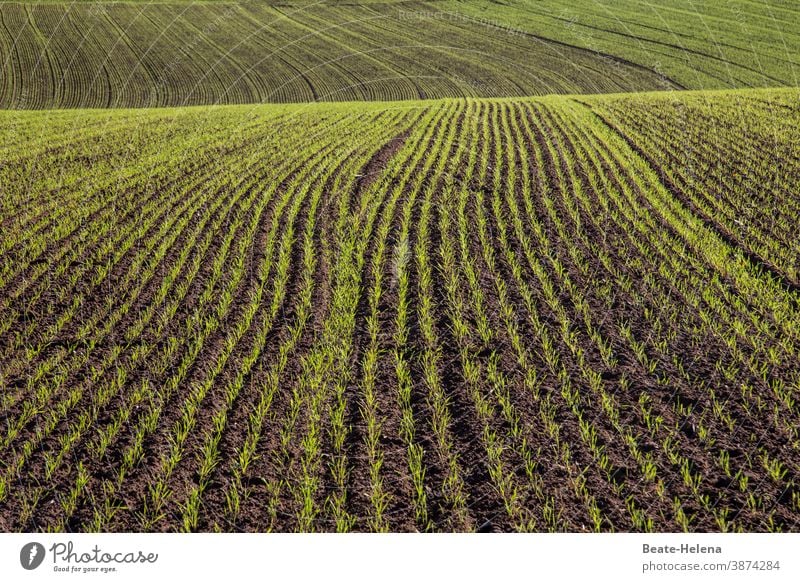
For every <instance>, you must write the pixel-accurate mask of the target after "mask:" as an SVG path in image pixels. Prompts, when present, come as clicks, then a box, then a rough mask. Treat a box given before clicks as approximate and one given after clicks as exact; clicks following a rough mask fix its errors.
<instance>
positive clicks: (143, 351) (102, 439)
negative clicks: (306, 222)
mask: <svg viewBox="0 0 800 582" xmlns="http://www.w3.org/2000/svg"><path fill="white" fill-rule="evenodd" d="M254 161H256V160H248V162H250V163H252V162H254ZM243 168H244V166H243ZM244 175H246V176H247V175H249V174H248V173H245V174H244ZM228 180H229V178H228ZM251 180H253V182H255V180H254V179H252V178H251ZM245 184H246V183H245ZM251 185H252V184H251ZM218 186H219V187H220V188H222V189H223V190H224V191H227V192H231V193H237V195H236V196H233V195H231V196H229V197H218V199H217V200H216V201H215V202H214V203H213V204H212V205H211V206H210V207H209V213H208V214H207V215H206V216H205V218H204V219H203V220H201V221H199V223H198V224H197V226H196V229H195V231H194V234H193V235H192V236H191V237H190V238H188V239H187V240H186V242H187V243H188V244H186V245H184V246H183V247H182V250H181V255H180V257H179V260H178V261H177V262H176V264H174V265H173V267H172V270H171V272H170V273H168V276H167V279H168V280H170V282H172V283H177V281H176V277H177V275H178V273H179V272H180V271H181V270H182V269H183V267H184V263H185V261H186V258H187V256H188V254H189V250H192V249H194V248H195V243H196V240H197V237H198V235H199V234H200V233H202V232H203V229H204V228H206V225H207V222H208V220H209V219H210V217H211V216H213V213H214V212H216V211H217V210H218V208H220V205H221V204H222V203H223V202H226V203H227V206H222V208H223V209H225V212H228V211H230V209H231V208H232V207H234V204H235V203H240V202H241V201H240V198H241V194H242V193H244V192H246V191H247V190H246V189H241V190H237V189H236V188H235V187H234V188H231V189H227V188H225V187H224V186H225V184H224V182H223V183H220V184H218ZM228 186H234V185H233V184H228ZM201 192H202V195H208V191H205V190H203V191H201ZM252 198H253V194H252V192H251V201H252ZM240 208H241V206H240ZM225 212H220V213H218V215H217V218H216V220H215V222H214V223H213V226H212V227H211V228H210V229H208V228H206V230H205V233H206V236H205V239H204V244H203V247H205V248H207V247H208V245H209V244H210V242H211V240H212V239H211V235H213V233H214V232H215V231H216V230H217V229H218V228H219V226H220V225H221V224H222V221H223V219H224V218H225ZM182 230H183V228H177V229H176V230H175V234H176V236H177V234H179V233H180V232H181V231H182ZM162 240H163V242H164V245H163V246H162V247H161V252H160V253H158V254H157V256H161V257H162V258H163V256H164V254H163V253H164V249H165V248H168V247H169V245H170V244H171V243H173V242H174V240H175V239H173V238H165V239H162ZM202 256H203V253H198V254H196V255H195V258H194V262H193V265H192V269H191V271H190V273H191V277H190V278H189V279H188V280H184V281H182V284H181V285H180V286H179V287H178V289H177V291H176V292H175V293H176V297H175V298H174V299H173V300H172V301H171V302H168V303H165V302H164V300H165V299H166V293H167V291H168V290H169V287H168V286H162V287H161V289H160V291H159V293H158V297H157V299H159V301H160V303H161V304H162V305H163V306H164V308H165V310H166V311H167V312H170V313H173V314H174V313H175V311H176V310H177V307H178V304H179V302H180V301H181V300H182V299H183V297H184V296H185V294H186V292H187V291H188V288H189V282H190V281H191V278H192V277H193V276H194V274H196V273H197V271H198V269H199V266H200V262H201V258H202ZM222 257H223V258H224V255H222ZM157 265H158V261H154V262H153V263H152V267H151V269H150V271H151V272H150V275H149V276H148V277H147V278H146V279H145V281H146V280H147V279H149V277H150V276H152V274H153V272H154V269H155V267H156V266H157ZM136 295H138V293H136ZM132 297H133V296H132ZM208 297H209V298H210V295H209V296H208ZM129 306H130V305H128V307H129ZM148 313H149V314H150V315H152V313H153V312H152V311H151V310H148ZM120 318H121V315H119V316H118V317H116V318H114V319H113V320H112V321H111V322H110V323H111V324H112V325H113V324H114V323H116V322H117V321H118V320H119V319H120ZM168 320H169V319H168V318H158V320H157V321H156V323H155V325H157V326H158V329H157V330H156V331H157V332H160V330H161V329H163V327H164V325H165V324H166V322H167V321H168ZM109 329H110V325H106V327H105V328H104V329H103V332H106V333H107V332H108V331H109ZM137 337H138V336H135V337H129V338H128V339H129V340H130V341H135V340H136V339H137ZM168 345H169V346H170V347H174V343H170V344H168ZM154 347H155V346H147V345H141V346H138V347H135V348H133V349H132V350H129V353H126V358H125V359H123V358H122V357H121V353H122V348H121V346H117V347H116V348H115V350H114V351H113V353H112V355H111V356H110V357H109V358H107V359H106V362H104V363H106V364H107V365H106V366H103V367H102V368H101V369H99V370H98V369H97V368H95V372H94V374H93V377H92V383H93V384H95V385H98V384H99V386H98V388H97V390H96V391H95V392H94V393H93V396H94V398H95V400H94V402H93V403H92V404H91V405H90V406H89V407H87V408H85V409H84V410H83V412H82V413H81V414H80V415H79V416H78V418H77V420H76V421H73V422H72V423H71V427H69V428H68V429H67V431H66V433H65V435H64V436H63V437H62V438H61V441H62V449H61V451H60V452H59V453H58V454H57V455H55V456H52V457H48V458H49V459H50V462H49V463H47V459H46V465H47V466H46V471H47V473H49V474H50V476H52V474H53V472H54V471H55V469H56V468H58V466H59V465H60V464H61V461H63V459H64V458H65V454H66V452H67V451H68V450H69V449H70V448H71V446H72V445H74V444H75V443H76V442H78V441H79V440H80V438H81V436H82V434H83V433H85V432H86V430H87V429H88V428H90V427H94V422H93V420H94V419H96V418H97V417H98V415H99V413H100V411H101V410H103V408H104V407H105V405H106V404H107V403H108V402H109V401H110V400H111V399H112V397H114V396H115V395H116V394H117V393H119V391H120V390H121V388H122V386H123V385H124V384H125V377H126V374H127V372H128V370H130V369H133V367H134V366H136V365H140V366H141V365H146V361H147V360H146V356H147V355H148V353H149V352H150V351H151V350H153V349H154ZM105 370H109V371H111V370H115V373H114V374H113V375H112V376H111V377H109V379H108V380H106V382H105V383H103V384H100V380H101V379H102V374H103V371H105ZM123 401H124V398H123ZM70 404H72V405H73V407H74V405H75V404H76V402H71V403H70ZM122 410H125V407H123V409H122ZM68 411H69V408H67V409H66V410H65V411H62V414H61V415H60V416H61V417H65V415H66V414H67V412H68ZM123 416H124V415H123ZM121 426H122V420H121V419H120V418H115V419H114V420H113V422H112V424H111V425H110V427H108V428H109V429H110V430H109V431H108V432H107V431H105V430H103V431H100V432H99V441H98V443H97V444H96V446H95V445H94V444H92V445H90V448H91V449H92V455H93V456H95V457H97V456H100V457H102V455H103V454H105V451H106V450H107V448H108V446H109V445H110V442H111V440H112V439H113V437H114V436H115V435H116V434H117V432H118V431H119V428H120V427H121ZM20 469H21V468H20ZM18 472H19V469H18Z"/></svg>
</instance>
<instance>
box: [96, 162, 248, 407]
mask: <svg viewBox="0 0 800 582" xmlns="http://www.w3.org/2000/svg"><path fill="white" fill-rule="evenodd" d="M249 161H250V162H255V163H254V166H255V167H258V166H259V164H258V159H254V160H249ZM245 175H246V176H247V175H249V173H246V174H245ZM223 176H225V175H224V174H223ZM225 180H226V181H228V182H229V181H230V180H231V176H225ZM251 180H252V183H251V184H250V187H252V186H253V185H254V183H255V180H256V179H255V178H251ZM227 185H228V186H234V184H227ZM240 185H247V184H246V182H244V183H243V184H240ZM220 187H223V185H222V184H220ZM223 189H224V190H225V191H228V192H236V191H237V190H236V189H235V188H231V189H230V190H228V189H227V188H223ZM242 191H245V190H242ZM253 196H254V194H253V193H252V191H251V192H250V198H251V201H252V199H253ZM235 199H236V198H234V200H235ZM229 208H230V207H229ZM198 232H200V231H199V230H197V231H196V233H195V236H197V233H198ZM209 240H210V239H208V238H207V239H206V241H207V242H208V241H209ZM191 246H192V245H188V248H191ZM224 250H227V247H226V248H225V249H224ZM220 257H221V258H219V259H218V260H219V265H221V264H222V262H223V261H224V257H225V254H224V253H222V254H221V255H220ZM184 258H185V254H184ZM197 260H199V257H196V261H197ZM197 265H198V263H197V262H195V271H196V267H197ZM187 288H188V282H187V281H184V282H183V284H182V285H181V287H179V291H180V293H178V295H179V296H182V295H185V293H186V290H187ZM162 291H165V289H164V288H162ZM211 291H212V289H210V288H208V287H207V288H206V290H205V291H204V293H203V297H204V299H205V300H208V299H210V298H211V296H212V293H211ZM179 301H180V297H179V298H178V299H177V300H176V301H173V302H172V303H171V304H170V303H168V304H167V305H168V306H169V309H170V310H172V309H175V308H177V305H178V302H179ZM165 307H166V306H165ZM165 322H166V320H165V319H163V318H161V319H160V320H159V321H157V322H156V325H158V326H159V328H160V329H163V325H164V324H165ZM194 323H195V324H196V323H198V322H197V321H194ZM189 327H191V326H189ZM129 339H132V340H134V339H136V338H129ZM176 347H177V346H176V345H175V343H174V342H168V344H167V346H166V347H165V352H166V353H172V352H174V348H176ZM142 349H143V348H138V350H139V351H141V350H142ZM152 349H153V347H152V346H151V347H148V348H146V350H145V352H146V351H150V350H152ZM139 359H141V358H139ZM143 361H145V360H143ZM100 392H102V390H101V391H100Z"/></svg>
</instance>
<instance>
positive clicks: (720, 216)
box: [614, 103, 800, 282]
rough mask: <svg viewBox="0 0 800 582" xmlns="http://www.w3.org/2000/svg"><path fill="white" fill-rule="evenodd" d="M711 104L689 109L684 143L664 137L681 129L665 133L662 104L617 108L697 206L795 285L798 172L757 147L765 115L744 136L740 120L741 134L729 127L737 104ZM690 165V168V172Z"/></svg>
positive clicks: (751, 119)
mask: <svg viewBox="0 0 800 582" xmlns="http://www.w3.org/2000/svg"><path fill="white" fill-rule="evenodd" d="M726 105H727V104H726ZM707 107H708V106H707ZM707 107H702V106H701V104H694V103H693V104H692V105H691V106H690V107H689V108H688V113H690V114H691V117H690V118H689V119H687V121H686V123H685V124H684V125H683V127H682V130H683V131H682V136H681V142H680V143H676V140H675V139H671V138H670V137H665V136H672V135H673V134H674V132H670V133H665V132H666V131H667V129H668V128H667V124H666V121H665V119H664V116H663V115H661V114H660V113H661V111H660V109H661V108H656V107H650V108H648V109H644V110H643V109H642V108H635V109H626V110H624V111H614V115H615V118H616V119H618V120H619V121H620V122H621V123H622V125H623V126H624V127H625V128H626V130H629V131H631V132H632V133H633V135H635V136H636V137H635V138H634V139H636V140H637V143H638V142H639V141H641V143H642V144H643V145H645V146H646V147H647V151H652V152H655V153H656V155H657V156H658V157H659V160H660V161H661V162H662V165H664V166H666V167H667V168H669V169H670V170H672V172H671V174H672V176H673V177H675V178H676V183H677V184H679V185H680V187H681V190H682V191H683V192H685V193H686V194H687V195H689V196H690V197H691V200H692V202H693V204H694V205H695V207H696V208H698V209H700V210H702V212H703V213H704V215H705V216H707V217H710V218H712V219H713V220H714V221H715V222H717V223H720V222H721V223H722V225H724V228H725V230H726V231H727V232H729V233H731V234H732V235H733V236H735V237H736V238H743V239H744V240H745V241H746V244H747V245H748V246H751V247H752V248H753V250H754V251H756V252H757V253H758V254H759V255H760V256H762V257H766V258H767V259H768V260H769V261H770V262H771V263H773V264H776V265H778V266H779V267H780V268H781V270H783V271H785V272H787V274H788V276H789V277H790V278H791V279H792V280H794V281H795V282H796V281H797V271H796V269H797V266H796V265H795V264H794V259H793V253H796V249H794V251H793V250H792V249H793V244H794V237H793V234H794V232H793V228H792V226H793V223H794V217H795V216H796V215H797V212H798V211H800V208H799V207H798V201H796V200H794V199H793V197H792V196H791V195H790V193H791V192H792V191H793V185H792V182H790V181H789V180H790V179H792V178H794V180H795V182H796V174H795V175H794V176H791V173H792V167H791V165H790V162H789V161H788V160H786V161H784V162H782V163H784V164H786V165H788V166H789V168H788V169H786V170H784V169H781V170H780V171H779V169H778V168H777V167H776V166H775V158H774V156H775V151H774V149H775V148H774V145H773V146H772V147H771V151H761V149H760V148H759V147H758V145H757V144H758V141H759V140H758V130H757V129H756V127H753V125H754V124H755V122H756V120H757V118H758V115H759V113H758V112H757V110H749V111H748V112H747V114H748V115H747V118H746V119H747V120H748V127H749V130H748V131H747V132H746V133H745V134H744V135H743V134H742V129H743V128H742V127H741V118H740V119H739V120H738V122H739V124H740V126H739V127H736V128H735V131H732V130H734V128H730V129H729V128H728V127H726V123H725V122H726V121H727V122H728V123H731V122H732V121H736V120H730V119H729V117H730V114H731V111H730V105H728V106H727V107H725V106H723V107H721V108H720V107H715V109H714V110H713V113H712V112H707V111H706V109H707ZM726 114H727V115H726ZM739 114H741V112H739ZM761 115H763V114H761ZM773 123H774V122H773ZM709 131H714V142H713V146H712V145H711V143H710V141H709V140H708V139H707V137H708V134H709ZM754 134H755V135H754ZM687 143H688V144H691V150H689V151H688V152H685V151H682V149H681V148H686V145H685V144H687ZM681 144H684V145H681ZM723 152H724V153H723ZM682 158H686V159H684V163H683V164H682V165H681V167H677V166H675V165H674V164H672V163H671V162H674V160H676V159H682ZM732 160H735V163H736V167H735V170H734V171H732V170H731V168H730V167H729V166H730V164H731V161H732ZM686 164H689V169H683V166H685V165H686ZM795 168H796V166H795ZM795 171H796V170H795ZM780 176H785V177H783V178H782V179H781V177H780ZM776 181H777V183H776ZM745 193H746V194H747V195H746V196H744V195H743V194H745Z"/></svg>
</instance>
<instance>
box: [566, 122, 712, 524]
mask: <svg viewBox="0 0 800 582" xmlns="http://www.w3.org/2000/svg"><path fill="white" fill-rule="evenodd" d="M577 139H585V136H581V137H580V138H576V139H573V140H572V141H573V142H574V143H575V142H577ZM584 161H585V158H584ZM598 168H599V166H598ZM588 175H589V176H590V177H594V173H593V172H589V173H588ZM605 186H606V190H607V191H612V192H613V189H611V188H609V187H608V185H607V184H606V185H605ZM597 188H598V187H596V188H595V191H599V190H597ZM589 215H590V216H593V214H591V213H589ZM631 240H634V241H635V240H636V239H635V238H633V237H631ZM595 252H596V251H595ZM611 272H613V271H611ZM645 316H646V314H645ZM620 331H621V334H622V336H623V337H624V338H625V339H627V340H628V341H629V343H630V344H631V346H632V349H633V351H634V353H635V354H636V358H637V360H639V361H640V364H641V365H642V366H643V368H645V369H646V370H648V372H649V373H651V374H652V373H654V371H655V370H654V369H653V366H652V363H653V362H654V361H655V359H654V358H648V357H647V355H646V352H645V350H644V347H643V345H642V344H638V343H637V342H636V341H635V340H634V339H633V338H632V335H631V334H630V330H629V328H627V327H625V326H624V325H623V327H622V328H621V330H620ZM666 345H667V342H666V340H662V341H661V342H659V346H660V347H665V346H666ZM664 357H668V354H664ZM673 359H674V357H673ZM687 380H688V378H687ZM664 381H666V378H661V377H659V383H663V382H664ZM712 405H713V406H712V408H713V410H715V411H716V410H719V409H720V406H719V404H718V403H716V402H715V403H712ZM684 412H686V411H684ZM645 418H646V419H647V418H649V415H645ZM661 420H662V421H663V419H661ZM686 421H688V417H687V418H686V419H685V420H684V422H686ZM700 422H701V423H702V419H701V420H700ZM647 424H648V426H650V422H648V423H647ZM657 424H660V423H657ZM676 428H677V426H676ZM698 432H699V433H700V434H701V440H702V439H704V435H703V432H704V430H703V427H702V424H701V425H700V429H699V430H698ZM706 432H707V431H706ZM705 440H708V439H707V438H706V439H705ZM680 466H681V472H682V474H683V475H684V481H685V482H686V484H687V485H688V486H691V487H692V488H693V489H694V490H696V489H697V488H698V486H699V479H698V476H696V475H695V476H692V475H690V474H689V472H688V467H689V464H688V462H687V461H686V460H685V459H683V460H681V462H680ZM692 484H693V485H692ZM700 501H701V504H703V503H705V504H706V505H707V503H706V502H707V499H705V500H704V499H703V498H702V496H701V499H700ZM715 519H716V521H717V522H718V523H724V519H722V517H721V516H718V515H717V516H715Z"/></svg>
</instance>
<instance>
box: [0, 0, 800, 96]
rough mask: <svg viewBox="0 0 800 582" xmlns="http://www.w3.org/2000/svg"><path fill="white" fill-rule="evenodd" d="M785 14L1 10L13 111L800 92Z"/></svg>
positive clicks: (429, 6) (580, 8)
mask: <svg viewBox="0 0 800 582" xmlns="http://www.w3.org/2000/svg"><path fill="white" fill-rule="evenodd" d="M799 20H800V8H798V6H797V4H796V3H793V2H787V1H785V0H763V1H758V2H754V1H752V0H728V1H726V2H718V1H711V0H702V1H699V2H698V1H693V2H688V3H687V2H686V0H665V1H662V2H658V3H657V7H656V6H654V5H652V4H651V3H649V2H643V1H642V0H622V1H618V0H613V2H612V1H611V0H591V1H589V0H585V1H581V2H575V1H574V0H569V1H567V0H541V1H538V0H536V1H534V0H508V1H507V2H503V3H500V2H495V1H489V0H468V1H461V0H439V1H433V2H418V1H411V2H405V1H403V2H400V1H397V2H392V1H388V2H377V1H370V0H362V1H360V2H344V1H341V0H327V1H324V2H318V1H309V0H288V1H286V0H280V1H278V0H273V1H267V2H255V1H252V2H248V1H243V2H226V1H222V0H220V1H208V2H189V1H181V0H175V1H170V2H149V1H144V0H141V1H130V2H99V1H98V2H91V1H84V2H0V107H2V108H13V109H52V108H85V107H91V108H105V107H152V106H182V105H203V104H242V103H266V102H270V103H293V102H311V101H363V100H370V101H380V100H419V99H436V98H448V97H509V96H531V95H544V94H554V93H555V94H569V93H614V92H625V91H628V92H634V91H647V90H664V89H679V88H682V89H725V88H743V87H778V86H786V85H789V86H796V85H797V84H798V64H800V32H798V27H797V22H798V21H799Z"/></svg>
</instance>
